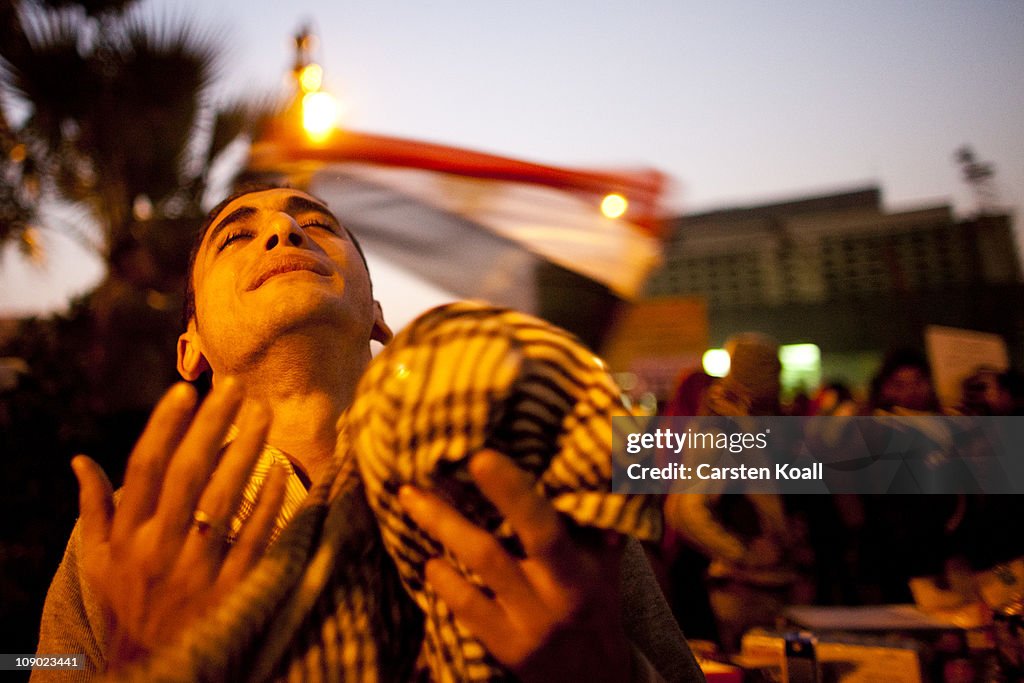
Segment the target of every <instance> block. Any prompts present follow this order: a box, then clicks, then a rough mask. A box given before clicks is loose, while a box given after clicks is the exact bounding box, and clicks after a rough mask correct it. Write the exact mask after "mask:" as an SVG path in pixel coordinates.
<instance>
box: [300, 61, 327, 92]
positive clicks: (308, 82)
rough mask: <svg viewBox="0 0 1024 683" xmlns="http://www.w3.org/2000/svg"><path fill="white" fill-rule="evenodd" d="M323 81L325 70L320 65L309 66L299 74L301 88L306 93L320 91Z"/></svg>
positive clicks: (303, 68)
mask: <svg viewBox="0 0 1024 683" xmlns="http://www.w3.org/2000/svg"><path fill="white" fill-rule="evenodd" d="M323 81H324V70H323V68H322V67H321V66H320V65H319V64H307V65H306V66H304V67H302V71H300V72H299V87H300V88H302V92H304V93H311V92H316V91H318V90H319V89H320V86H321V85H322V84H323Z"/></svg>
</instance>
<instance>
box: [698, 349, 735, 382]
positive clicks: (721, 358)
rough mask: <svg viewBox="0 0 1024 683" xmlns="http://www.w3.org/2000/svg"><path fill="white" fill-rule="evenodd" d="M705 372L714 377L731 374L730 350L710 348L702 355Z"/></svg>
mask: <svg viewBox="0 0 1024 683" xmlns="http://www.w3.org/2000/svg"><path fill="white" fill-rule="evenodd" d="M701 365H703V366H704V372H706V373H708V374H709V375H711V376H712V377H725V376H726V375H728V374H729V365H730V361H729V352H728V351H726V350H725V349H708V350H707V351H705V352H704V355H703V356H702V357H701Z"/></svg>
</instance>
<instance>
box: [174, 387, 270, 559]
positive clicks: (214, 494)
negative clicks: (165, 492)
mask: <svg viewBox="0 0 1024 683" xmlns="http://www.w3.org/2000/svg"><path fill="white" fill-rule="evenodd" d="M270 417H271V414H270V410H269V409H268V408H267V407H266V406H264V405H262V404H260V403H251V404H249V405H248V406H247V407H246V408H245V409H244V410H243V411H242V414H241V417H240V419H239V422H238V436H237V437H236V438H235V440H234V441H232V443H231V445H230V446H229V447H228V449H227V451H226V452H225V454H224V456H223V457H222V458H221V460H220V463H219V464H218V465H217V468H216V469H215V470H214V472H213V476H212V477H211V478H210V483H209V485H208V486H207V487H206V490H204V491H203V494H202V496H200V498H199V503H198V505H197V506H196V509H195V512H196V513H198V512H199V511H202V512H203V514H204V515H206V517H208V518H209V519H210V520H212V524H213V526H212V527H211V528H207V529H201V528H199V527H198V526H195V525H193V528H192V533H190V534H189V536H188V539H187V540H186V541H185V547H184V549H183V553H184V554H185V556H186V557H193V556H196V555H199V556H207V559H213V558H216V559H217V560H218V561H219V559H220V558H222V557H223V555H224V553H225V552H226V550H227V544H226V543H225V540H226V537H227V532H229V531H230V524H231V518H232V516H234V514H235V510H237V509H238V505H239V503H240V502H241V500H242V492H243V490H244V489H245V486H246V484H247V483H248V481H249V473H250V472H252V468H253V465H255V464H256V460H257V459H258V458H259V455H260V453H261V452H262V450H263V444H264V442H265V441H266V438H267V432H268V431H269V430H270ZM218 527H220V528H218Z"/></svg>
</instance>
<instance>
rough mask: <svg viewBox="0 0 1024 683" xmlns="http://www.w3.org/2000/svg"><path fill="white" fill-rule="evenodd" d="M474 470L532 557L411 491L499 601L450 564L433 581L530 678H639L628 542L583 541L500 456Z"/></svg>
mask: <svg viewBox="0 0 1024 683" xmlns="http://www.w3.org/2000/svg"><path fill="white" fill-rule="evenodd" d="M469 469H470V473H471V474H472V476H473V478H474V479H475V480H476V482H477V485H478V486H479V487H480V490H481V491H482V492H483V493H484V495H486V496H487V497H488V498H489V499H490V500H491V502H492V503H494V505H495V506H496V507H497V508H498V510H500V511H501V513H502V514H503V515H504V516H505V517H506V519H507V520H508V521H509V523H510V524H511V526H512V528H513V529H514V530H515V532H516V533H517V534H518V536H519V538H520V540H521V541H522V544H523V548H524V549H525V551H526V557H525V558H523V559H519V558H516V557H513V556H512V555H510V554H509V553H507V552H506V551H505V549H504V548H503V547H502V546H501V545H500V544H499V543H498V541H497V540H496V539H495V538H494V537H493V536H492V535H491V534H489V533H488V532H487V531H485V530H483V529H481V528H479V527H477V526H475V525H474V524H472V523H471V522H469V521H468V520H467V519H465V518H464V517H463V516H462V515H461V514H459V513H458V512H457V511H456V510H454V509H453V508H452V507H451V506H449V505H448V504H447V503H445V502H444V501H442V500H441V499H439V498H437V497H435V496H433V495H430V494H429V493H425V492H422V491H419V490H416V489H413V488H412V487H409V486H406V487H404V488H403V489H402V490H401V492H400V501H401V503H402V505H403V507H404V508H405V509H406V510H407V511H408V513H409V514H410V515H411V516H412V518H413V520H414V521H415V522H416V523H417V524H418V525H419V526H420V528H422V529H423V530H424V531H426V532H427V533H428V534H430V535H431V536H433V537H434V538H436V539H437V540H438V541H440V542H441V543H442V544H444V545H445V546H446V547H447V548H448V549H449V550H450V551H451V552H452V553H453V554H455V555H456V556H457V557H458V558H459V559H460V561H462V562H463V563H465V565H466V566H468V567H469V568H470V569H472V570H473V571H475V572H476V573H477V574H479V576H480V577H481V578H482V579H483V581H484V583H485V584H486V585H487V586H488V588H490V589H491V590H492V591H493V595H488V594H486V593H484V592H483V591H481V590H480V589H479V588H477V587H476V586H474V585H473V584H471V583H470V582H469V581H467V580H466V579H465V578H464V577H463V576H462V575H461V574H460V573H459V572H458V571H457V570H456V569H455V568H454V567H453V566H452V565H451V564H450V563H449V562H448V561H447V560H444V559H434V560H431V561H430V562H428V563H427V567H426V578H427V581H429V582H430V584H431V585H432V586H433V587H434V589H435V590H436V591H437V592H438V594H439V595H440V596H441V597H442V598H443V599H444V601H445V602H446V603H447V604H448V606H449V607H450V608H451V609H452V611H453V612H454V613H455V615H456V616H457V617H458V618H459V620H460V621H461V622H462V623H463V624H464V625H465V626H466V627H467V628H469V629H470V630H471V631H472V632H473V633H474V634H475V635H476V636H477V638H479V639H480V641H481V642H482V643H483V644H484V645H485V646H486V647H487V649H488V650H489V651H490V652H491V654H492V655H494V657H495V658H496V659H498V661H500V662H501V663H502V664H504V665H505V666H507V667H508V668H509V669H511V670H512V671H513V672H515V673H516V674H517V675H518V676H519V677H520V678H521V679H523V680H541V681H548V680H587V681H623V680H629V677H630V654H629V644H628V641H627V640H626V636H625V632H624V631H623V628H622V625H621V618H620V607H619V597H620V596H619V593H620V591H619V562H620V558H621V549H622V543H621V540H622V539H621V537H619V536H617V535H616V534H614V533H613V532H605V533H597V534H595V537H594V538H593V539H591V540H592V541H593V542H589V543H584V542H581V541H578V540H576V539H574V538H573V537H572V536H570V534H569V533H568V529H567V528H566V526H565V523H564V522H563V521H562V519H561V518H560V517H559V516H558V513H557V512H556V511H555V509H554V508H553V507H552V506H551V504H550V502H548V500H547V499H545V498H544V497H543V496H541V495H540V494H539V493H538V492H537V491H535V490H534V480H533V478H532V477H531V476H530V475H529V474H528V473H527V472H524V471H523V470H521V469H519V468H518V467H516V465H515V463H514V462H513V461H512V460H510V459H509V458H507V457H505V456H503V455H500V454H499V453H496V452H494V451H482V452H481V453H478V454H476V455H475V456H474V457H473V459H472V460H471V461H470V464H469Z"/></svg>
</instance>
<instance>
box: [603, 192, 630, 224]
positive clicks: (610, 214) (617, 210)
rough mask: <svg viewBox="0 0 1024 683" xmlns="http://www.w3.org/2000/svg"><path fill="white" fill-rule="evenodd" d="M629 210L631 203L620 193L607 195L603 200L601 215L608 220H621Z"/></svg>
mask: <svg viewBox="0 0 1024 683" xmlns="http://www.w3.org/2000/svg"><path fill="white" fill-rule="evenodd" d="M628 208H629V202H627V201H626V198H625V197H623V196H622V195H621V194H619V193H618V192H613V193H611V194H609V195H605V198H604V199H602V200H601V213H603V214H604V215H605V217H606V218H613V219H614V218H620V217H622V215H623V214H625V213H626V209H628Z"/></svg>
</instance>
